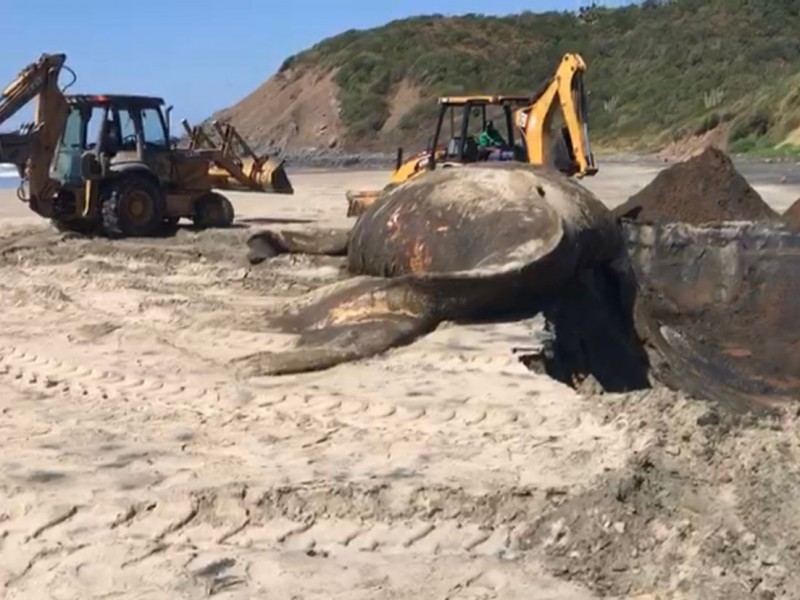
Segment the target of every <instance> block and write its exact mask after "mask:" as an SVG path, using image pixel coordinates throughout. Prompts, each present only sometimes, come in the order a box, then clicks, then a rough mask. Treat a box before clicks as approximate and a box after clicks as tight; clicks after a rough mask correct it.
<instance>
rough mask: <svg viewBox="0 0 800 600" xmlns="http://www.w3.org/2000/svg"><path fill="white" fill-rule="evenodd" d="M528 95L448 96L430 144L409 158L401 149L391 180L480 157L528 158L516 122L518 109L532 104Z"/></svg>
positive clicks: (494, 158)
mask: <svg viewBox="0 0 800 600" xmlns="http://www.w3.org/2000/svg"><path fill="white" fill-rule="evenodd" d="M531 101H532V98H531V97H529V96H463V97H458V96H446V97H442V98H439V117H438V119H437V121H436V129H435V130H434V134H433V137H431V138H430V139H429V141H428V147H427V149H426V150H425V151H423V152H420V153H419V154H416V155H414V156H412V157H410V158H409V159H408V160H406V161H404V160H403V152H402V149H401V150H398V154H397V164H396V165H395V170H394V173H393V174H392V182H394V183H400V182H402V181H405V180H406V179H408V178H409V177H413V176H415V175H417V174H419V173H421V172H423V171H428V170H433V169H435V168H437V167H439V166H443V167H448V166H458V165H463V164H469V163H475V162H480V161H508V160H514V161H522V162H525V161H526V160H527V150H526V148H525V140H524V138H523V136H522V135H521V134H520V133H519V130H518V129H517V128H516V126H515V123H514V118H515V112H516V111H517V110H518V109H519V108H522V107H525V106H528V105H530V103H531Z"/></svg>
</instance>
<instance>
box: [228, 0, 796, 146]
mask: <svg viewBox="0 0 800 600" xmlns="http://www.w3.org/2000/svg"><path fill="white" fill-rule="evenodd" d="M798 26H800V5H798V4H797V3H796V2H794V1H792V0H774V1H770V2H752V1H749V0H673V1H670V2H666V1H663V0H662V1H657V0H647V1H645V2H643V3H641V4H639V5H633V6H630V7H625V8H618V9H602V8H599V9H589V10H586V11H583V12H582V14H581V15H573V14H570V13H554V12H552V13H542V14H534V13H523V14H520V15H512V16H508V17H485V16H477V15H466V16H462V17H441V16H429V17H415V18H410V19H405V20H401V21H394V22H392V23H389V24H387V25H385V26H383V27H379V28H376V29H371V30H367V31H348V32H345V33H343V34H341V35H339V36H336V37H333V38H330V39H328V40H324V41H322V42H320V43H319V44H317V45H316V46H314V47H312V48H310V49H308V50H306V51H304V52H302V53H300V54H298V55H296V56H293V57H290V58H289V59H287V60H286V62H285V63H284V65H282V67H281V69H280V71H279V72H278V73H276V74H275V75H274V76H273V77H271V78H270V79H269V80H268V81H267V82H265V83H264V84H262V85H261V86H260V87H258V88H257V89H256V90H255V91H254V92H252V93H251V94H250V95H248V96H247V97H246V98H244V99H242V100H241V101H240V102H238V103H236V104H235V105H233V106H231V107H229V108H227V109H225V110H223V111H220V112H219V113H218V114H216V115H214V118H218V119H230V120H231V121H232V122H233V123H234V124H235V125H236V126H237V127H238V128H239V129H240V131H242V133H243V134H244V135H245V136H246V137H247V138H248V139H250V140H251V141H252V142H253V144H254V145H255V146H257V147H258V148H260V149H264V150H266V149H272V150H282V151H284V152H290V153H292V152H299V151H305V150H309V149H315V151H318V152H328V151H351V152H352V151H359V152H361V151H383V152H392V151H393V150H394V148H395V147H396V146H397V145H404V146H406V147H407V148H408V149H409V150H415V149H418V147H421V146H423V145H424V143H425V141H426V140H427V138H428V136H429V135H430V133H431V131H432V128H433V123H434V115H435V112H436V97H437V96H438V95H441V94H454V93H457V94H465V93H514V94H516V93H521V94H529V93H532V92H534V91H535V90H536V89H537V88H538V87H539V86H540V85H541V84H542V82H543V81H544V80H545V79H546V78H548V77H549V76H550V75H551V74H552V73H553V70H554V69H555V67H556V66H557V64H558V61H559V59H560V58H561V56H562V55H563V53H564V52H570V51H572V52H579V53H580V54H582V55H583V57H584V58H585V59H586V61H587V64H588V73H587V81H586V84H587V89H588V91H589V100H590V101H589V108H590V127H591V131H592V134H593V138H594V141H595V143H596V144H598V143H599V144H601V145H604V146H609V147H614V148H616V149H637V150H643V149H649V150H657V149H661V148H665V147H674V148H679V149H680V150H681V151H685V148H686V147H687V146H688V147H692V146H693V145H698V146H701V147H702V146H703V145H706V142H705V141H704V140H712V142H709V143H713V144H714V145H718V146H720V145H721V146H723V147H727V148H728V149H730V150H733V151H748V150H754V149H756V150H757V149H762V148H767V147H774V146H775V145H778V144H781V143H783V142H789V143H794V142H795V141H797V140H800V133H798V131H800V85H797V84H798V83H800V38H797V36H796V34H795V32H796V30H797V27H798ZM709 132H720V133H713V135H709ZM687 140H689V142H687ZM694 141H696V142H697V144H694Z"/></svg>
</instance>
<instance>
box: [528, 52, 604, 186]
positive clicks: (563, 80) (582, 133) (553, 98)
mask: <svg viewBox="0 0 800 600" xmlns="http://www.w3.org/2000/svg"><path fill="white" fill-rule="evenodd" d="M585 71H586V63H585V62H584V61H583V58H581V56H580V55H578V54H566V55H564V58H563V59H562V61H561V64H560V65H559V67H558V70H557V71H556V74H555V76H554V77H553V79H552V80H551V81H550V83H549V84H548V85H547V87H546V88H545V89H544V91H543V92H542V93H541V94H540V95H539V96H538V97H537V98H536V100H535V101H534V102H533V104H531V106H528V107H525V108H522V109H519V110H518V111H517V112H516V117H515V120H516V125H517V127H518V128H519V129H520V130H521V132H522V135H523V136H524V138H525V145H526V147H527V152H528V161H529V162H531V163H533V164H553V157H552V156H551V152H552V151H553V149H554V144H553V139H552V137H551V136H552V121H553V117H554V115H555V112H556V107H557V106H560V108H561V112H562V115H563V119H564V125H565V127H566V129H567V131H568V132H569V138H570V144H569V146H570V147H571V148H572V151H573V153H574V158H575V163H576V165H575V169H576V173H575V175H577V176H578V177H582V176H584V175H592V174H594V173H596V172H597V166H596V165H595V162H594V156H593V154H592V150H591V146H590V145H589V129H588V125H587V121H586V118H587V116H586V114H585V113H586V98H585V94H584V89H583V73H584V72H585Z"/></svg>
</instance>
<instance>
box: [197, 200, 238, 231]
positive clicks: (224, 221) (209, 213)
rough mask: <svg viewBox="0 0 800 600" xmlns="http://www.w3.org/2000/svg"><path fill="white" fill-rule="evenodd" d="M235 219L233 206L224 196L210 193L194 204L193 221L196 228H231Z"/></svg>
mask: <svg viewBox="0 0 800 600" xmlns="http://www.w3.org/2000/svg"><path fill="white" fill-rule="evenodd" d="M233 217H234V213H233V204H231V201H230V200H228V199H227V198H226V197H225V196H223V195H222V194H217V193H216V192H209V193H208V194H206V195H205V196H202V197H201V198H198V199H197V201H196V202H195V204H194V217H193V220H194V224H195V226H196V227H200V228H202V229H205V228H208V227H229V226H230V225H231V223H233Z"/></svg>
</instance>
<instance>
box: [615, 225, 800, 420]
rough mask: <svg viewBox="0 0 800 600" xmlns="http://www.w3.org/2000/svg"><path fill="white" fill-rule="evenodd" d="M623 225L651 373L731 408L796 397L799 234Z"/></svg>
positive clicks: (755, 228) (799, 394)
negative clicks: (635, 278) (636, 284)
mask: <svg viewBox="0 0 800 600" xmlns="http://www.w3.org/2000/svg"><path fill="white" fill-rule="evenodd" d="M624 229H625V233H626V238H627V247H628V253H629V255H630V257H631V262H632V264H633V267H634V270H635V272H636V277H637V281H638V284H639V285H638V296H637V299H636V309H635V319H636V329H637V332H638V333H639V335H640V337H641V338H643V340H644V342H645V345H646V347H647V349H648V354H649V355H650V366H651V370H652V374H653V375H654V376H655V378H656V379H658V380H660V381H662V382H663V383H665V384H667V385H668V386H670V387H672V388H677V389H682V390H684V391H686V392H689V393H691V394H692V395H695V396H700V397H704V398H707V399H710V400H714V401H718V402H720V403H724V404H726V405H729V406H731V407H732V408H735V409H737V410H738V409H748V408H755V409H758V408H768V407H774V406H776V405H780V404H783V403H786V402H790V401H794V400H800V345H798V340H799V339H800V332H799V331H798V327H797V324H798V323H800V303H798V302H797V298H798V296H799V295H800V235H798V234H796V233H793V232H791V231H789V230H788V229H786V228H784V227H781V226H776V225H768V224H758V223H723V224H719V225H713V226H704V227H696V226H691V225H687V224H685V223H669V224H663V225H636V224H626V225H625V226H624Z"/></svg>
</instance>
